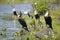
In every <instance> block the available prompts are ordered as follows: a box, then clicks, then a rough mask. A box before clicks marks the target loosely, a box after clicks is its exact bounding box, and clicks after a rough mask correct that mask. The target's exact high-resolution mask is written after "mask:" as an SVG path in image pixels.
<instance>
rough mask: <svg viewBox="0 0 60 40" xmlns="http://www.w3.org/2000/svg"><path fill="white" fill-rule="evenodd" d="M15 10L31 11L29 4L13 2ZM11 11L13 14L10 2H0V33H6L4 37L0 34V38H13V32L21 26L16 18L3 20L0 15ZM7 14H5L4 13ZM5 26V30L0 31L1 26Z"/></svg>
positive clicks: (7, 39)
mask: <svg viewBox="0 0 60 40" xmlns="http://www.w3.org/2000/svg"><path fill="white" fill-rule="evenodd" d="M14 6H15V8H16V10H17V11H21V12H22V13H23V12H25V11H27V12H29V11H31V8H32V6H31V4H27V3H22V4H14ZM8 13H11V14H13V11H12V7H11V5H10V4H0V33H1V32H2V33H3V34H4V33H6V34H7V35H6V37H4V36H0V40H14V37H13V34H14V33H15V32H16V31H19V30H20V29H21V28H19V27H20V25H18V24H19V23H18V22H17V20H8V21H7V20H4V19H1V17H3V16H5V15H6V14H8ZM6 16H7V15H6ZM4 27H5V28H6V32H3V31H2V28H4Z"/></svg>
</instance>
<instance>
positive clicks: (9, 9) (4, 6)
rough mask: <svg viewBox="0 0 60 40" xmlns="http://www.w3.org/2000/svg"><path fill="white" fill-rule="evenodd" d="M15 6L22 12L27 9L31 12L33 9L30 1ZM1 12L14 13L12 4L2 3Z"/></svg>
mask: <svg viewBox="0 0 60 40" xmlns="http://www.w3.org/2000/svg"><path fill="white" fill-rule="evenodd" d="M14 7H15V8H16V10H17V11H21V12H22V13H23V12H25V11H27V12H29V11H31V9H32V6H31V4H29V3H22V4H14ZM0 13H13V11H12V7H11V4H0Z"/></svg>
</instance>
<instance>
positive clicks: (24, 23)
mask: <svg viewBox="0 0 60 40" xmlns="http://www.w3.org/2000/svg"><path fill="white" fill-rule="evenodd" d="M13 13H14V15H15V16H18V22H19V23H20V24H21V25H22V28H24V29H25V30H27V31H29V30H28V28H27V24H26V22H25V20H24V19H23V18H22V17H21V16H22V15H21V12H20V14H19V15H18V14H17V13H16V10H15V8H13Z"/></svg>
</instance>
